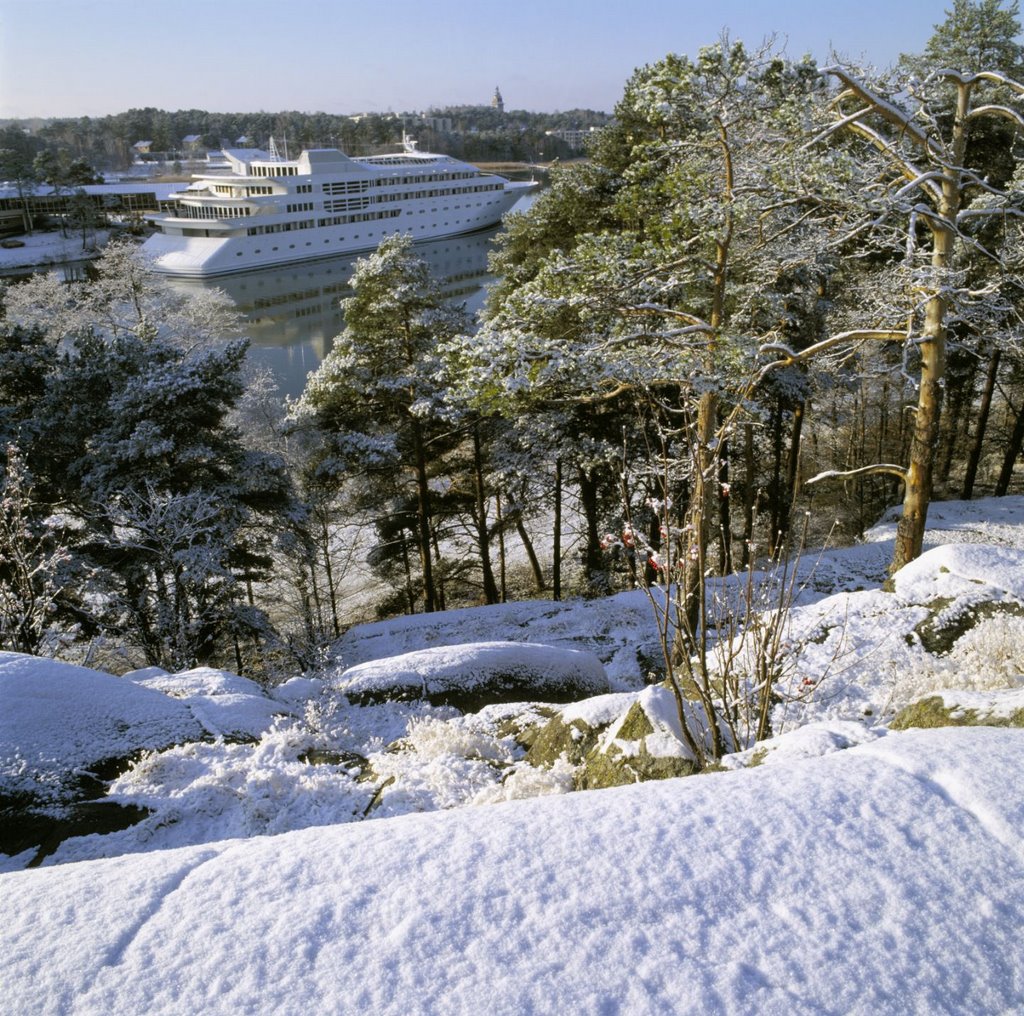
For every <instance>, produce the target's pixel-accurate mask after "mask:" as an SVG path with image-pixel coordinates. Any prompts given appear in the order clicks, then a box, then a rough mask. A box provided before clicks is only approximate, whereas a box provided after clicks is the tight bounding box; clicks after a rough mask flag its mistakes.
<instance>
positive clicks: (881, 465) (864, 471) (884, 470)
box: [806, 462, 907, 487]
mask: <svg viewBox="0 0 1024 1016" xmlns="http://www.w3.org/2000/svg"><path fill="white" fill-rule="evenodd" d="M880 474H881V475H888V476H895V477H896V478H897V479H899V480H902V481H903V482H904V483H906V480H907V471H906V469H905V468H904V467H903V466H898V465H896V464H895V463H892V462H877V463H875V464H874V465H871V466H861V467H860V469H846V470H839V469H827V470H826V471H825V472H824V473H818V475H817V476H812V477H811V478H810V479H809V480H807V482H806V485H807V486H808V487H810V486H811V485H812V484H815V483H820V482H821V481H822V480H852V479H854V478H855V477H858V476H877V475H880Z"/></svg>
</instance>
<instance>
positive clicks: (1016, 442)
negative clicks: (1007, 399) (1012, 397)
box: [995, 405, 1024, 497]
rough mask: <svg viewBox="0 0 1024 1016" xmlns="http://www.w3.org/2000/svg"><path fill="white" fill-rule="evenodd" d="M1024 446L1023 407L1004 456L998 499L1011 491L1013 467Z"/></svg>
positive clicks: (1015, 421) (1014, 424)
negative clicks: (1023, 445)
mask: <svg viewBox="0 0 1024 1016" xmlns="http://www.w3.org/2000/svg"><path fill="white" fill-rule="evenodd" d="M1022 444H1024V405H1022V406H1021V408H1020V412H1019V413H1017V418H1016V420H1014V423H1013V433H1011V434H1010V443H1009V444H1008V445H1007V446H1006V455H1004V456H1003V468H1002V469H1001V470H1000V471H999V480H998V481H997V482H996V490H995V494H996V497H1002V496H1003V495H1004V494H1005V493H1006V492H1007V491H1008V490H1009V489H1010V479H1011V477H1012V476H1013V466H1014V463H1015V462H1016V461H1017V459H1018V458H1019V456H1020V449H1021V445H1022Z"/></svg>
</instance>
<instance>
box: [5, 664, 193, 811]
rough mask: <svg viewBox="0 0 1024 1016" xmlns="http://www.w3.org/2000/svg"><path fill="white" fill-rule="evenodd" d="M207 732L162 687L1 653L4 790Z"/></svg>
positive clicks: (48, 782)
mask: <svg viewBox="0 0 1024 1016" xmlns="http://www.w3.org/2000/svg"><path fill="white" fill-rule="evenodd" d="M202 737H203V730H202V728H201V727H200V726H199V724H198V723H197V722H196V720H195V718H194V717H193V715H192V713H191V712H190V711H189V708H188V706H186V705H185V704H184V703H183V702H178V701H176V700H175V699H172V698H169V697H168V696H167V695H163V694H161V693H160V692H159V691H153V690H151V689H149V688H142V687H140V686H139V685H137V684H135V683H134V682H133V681H126V680H125V679H124V678H120V677H114V676H113V675H112V674H105V673H102V672H100V671H96V670H88V669H86V668H85V667H76V666H74V665H72V664H70V663H58V662H56V661H54V660H44V659H39V658H37V657H35V656H26V655H24V654H23V653H7V652H0V789H2V788H4V787H6V788H8V789H17V790H19V791H21V792H35V791H37V790H39V789H41V788H42V787H45V786H51V787H52V785H53V783H54V781H59V780H61V779H63V778H64V776H65V775H66V774H67V773H69V772H72V771H73V770H75V769H76V768H78V767H87V766H89V765H92V764H94V763H97V762H101V761H104V760H107V759H112V758H121V757H124V756H126V755H129V754H130V753H132V752H134V751H137V750H139V749H140V748H166V747H168V746H169V745H172V744H179V743H182V742H184V741H194V740H199V739H200V738H202Z"/></svg>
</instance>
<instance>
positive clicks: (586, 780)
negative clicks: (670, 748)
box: [576, 741, 697, 790]
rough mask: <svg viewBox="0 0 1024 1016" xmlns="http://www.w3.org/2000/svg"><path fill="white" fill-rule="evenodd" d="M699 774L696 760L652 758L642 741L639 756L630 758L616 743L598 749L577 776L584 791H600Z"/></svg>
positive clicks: (577, 782)
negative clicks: (630, 784)
mask: <svg viewBox="0 0 1024 1016" xmlns="http://www.w3.org/2000/svg"><path fill="white" fill-rule="evenodd" d="M696 771H697V766H696V764H695V763H694V762H693V760H692V759H687V758H681V757H679V756H675V755H652V754H651V753H650V752H649V751H648V750H647V745H646V743H645V742H644V741H641V742H640V744H639V748H638V750H637V753H636V754H635V755H627V754H626V753H625V752H624V751H623V750H622V749H621V748H620V747H619V746H618V745H617V744H614V743H613V744H611V745H610V746H609V747H608V748H607V749H605V750H604V751H600V750H597V749H595V750H593V751H591V752H590V754H589V755H588V756H587V758H586V760H585V761H584V763H583V767H582V769H581V770H580V772H579V774H578V775H577V777H576V785H577V787H579V789H580V790H599V789H602V788H605V787H621V786H624V785H625V784H628V783H643V782H645V781H647V780H667V779H671V778H673V777H676V776H691V775H692V774H693V773H695V772H696Z"/></svg>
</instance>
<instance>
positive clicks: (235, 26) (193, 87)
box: [0, 0, 950, 117]
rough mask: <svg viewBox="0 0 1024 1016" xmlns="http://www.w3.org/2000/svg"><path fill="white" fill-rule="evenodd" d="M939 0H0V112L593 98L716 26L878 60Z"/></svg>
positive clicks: (918, 33) (554, 105) (546, 103)
mask: <svg viewBox="0 0 1024 1016" xmlns="http://www.w3.org/2000/svg"><path fill="white" fill-rule="evenodd" d="M948 6H950V3H949V2H943V0H858V2H856V3H852V2H841V3H832V2H830V0H788V2H787V0H775V2H772V3H768V2H762V0H746V2H743V0H718V2H716V0H702V2H692V0H501V2H497V0H474V2H468V0H168V2H161V3H156V2H154V0H0V117H5V116H8V117H9V116H102V115H104V114H107V113H116V112H121V111H123V110H126V109H130V108H132V107H143V106H156V107H158V108H161V109H168V110H175V109H189V108H193V107H194V108H199V109H207V110H211V111H217V112H247V111H255V110H267V111H276V110H281V109H298V110H303V111H308V112H313V111H318V110H322V111H325V112H328V113H354V112H363V111H378V112H386V111H388V110H392V111H395V112H402V111H412V110H422V109H425V108H426V107H428V106H444V105H454V104H471V103H472V104H475V103H486V102H488V101H489V100H490V97H491V95H492V94H493V91H494V87H495V85H499V86H500V87H501V90H502V93H503V95H504V98H505V103H506V108H508V109H529V110H540V111H553V110H564V109H572V108H574V107H585V108H591V109H601V110H606V111H609V112H610V111H611V109H612V107H613V105H614V104H615V102H616V101H617V100H618V98H619V97H620V95H621V94H622V88H623V85H624V84H625V81H626V79H627V78H628V77H629V75H630V73H631V72H632V71H633V69H634V68H636V67H638V66H641V65H643V64H647V63H651V62H653V61H655V60H657V59H659V58H660V57H662V56H664V55H665V54H666V53H669V52H677V53H688V54H691V55H692V54H694V53H695V52H696V50H697V49H698V48H699V47H700V46H702V45H705V44H707V43H709V42H713V41H714V40H715V39H716V38H717V37H718V36H719V34H720V32H721V31H722V29H723V28H728V29H729V31H730V33H731V35H732V36H733V37H734V38H740V39H743V40H744V41H745V42H747V43H757V42H760V41H761V40H762V39H763V38H764V37H765V36H767V35H769V34H771V33H775V34H776V35H777V36H778V38H779V39H780V40H783V41H784V42H785V43H786V46H787V51H788V53H789V54H790V55H791V56H797V57H798V56H802V55H803V54H804V53H807V52H810V53H812V54H813V55H814V56H815V57H816V58H817V59H818V60H821V61H824V60H826V59H827V58H828V55H829V51H830V49H831V48H833V47H834V48H835V49H836V50H837V51H838V52H839V53H840V54H844V55H847V56H849V57H851V58H862V57H863V58H866V59H868V60H869V61H870V62H873V63H875V64H876V65H879V66H884V65H886V64H888V63H890V62H892V61H893V60H895V59H896V57H897V56H898V55H899V53H900V52H914V51H918V50H920V49H921V48H922V47H923V46H924V43H925V41H926V40H927V38H928V37H929V35H930V34H931V31H932V28H933V26H934V25H935V24H936V23H938V22H940V21H942V20H943V19H944V17H945V9H946V7H948Z"/></svg>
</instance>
